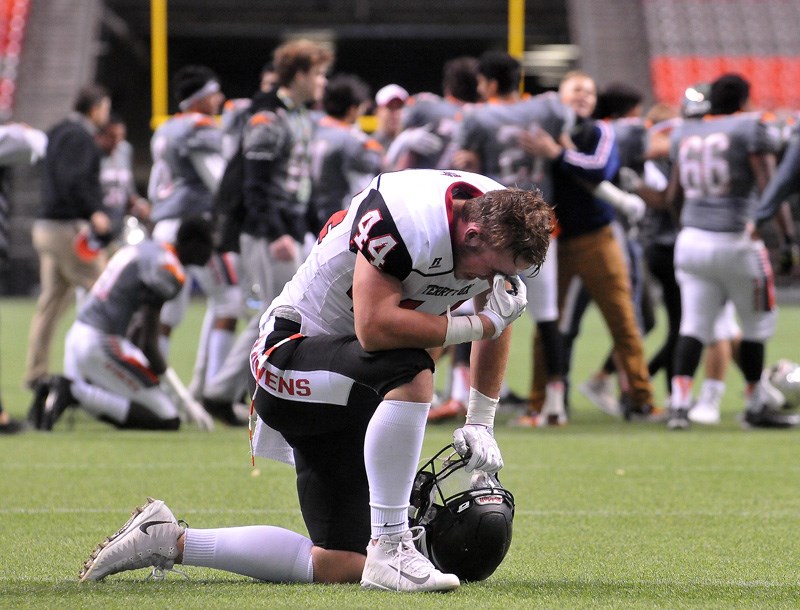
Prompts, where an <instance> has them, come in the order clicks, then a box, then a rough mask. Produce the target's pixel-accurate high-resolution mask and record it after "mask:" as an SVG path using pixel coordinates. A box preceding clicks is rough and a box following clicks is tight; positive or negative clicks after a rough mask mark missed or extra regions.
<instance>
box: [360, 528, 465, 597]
mask: <svg viewBox="0 0 800 610" xmlns="http://www.w3.org/2000/svg"><path fill="white" fill-rule="evenodd" d="M422 531H423V528H422V527H413V528H411V529H409V530H406V531H405V532H402V533H400V534H393V535H391V536H389V535H383V536H381V537H380V538H378V540H377V542H375V543H374V544H373V542H370V543H369V544H368V545H367V561H366V562H365V564H364V572H363V574H362V576H361V586H362V587H363V588H364V589H380V590H383V591H406V592H412V593H413V592H417V591H452V590H453V589H457V588H458V587H459V585H460V584H461V581H460V580H459V579H458V576H456V575H455V574H445V573H443V572H440V571H439V570H437V569H436V568H435V567H434V565H433V564H432V563H431V562H430V560H429V559H428V558H427V557H425V556H424V555H423V554H422V553H420V552H419V551H418V550H417V547H416V546H414V540H416V539H417V538H419V536H420V535H421V534H422Z"/></svg>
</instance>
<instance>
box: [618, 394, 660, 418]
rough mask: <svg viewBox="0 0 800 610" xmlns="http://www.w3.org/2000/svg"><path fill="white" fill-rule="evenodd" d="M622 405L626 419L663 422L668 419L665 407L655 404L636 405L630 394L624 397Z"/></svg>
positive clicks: (621, 401)
mask: <svg viewBox="0 0 800 610" xmlns="http://www.w3.org/2000/svg"><path fill="white" fill-rule="evenodd" d="M620 407H621V408H622V416H623V417H624V418H625V421H639V422H662V421H664V420H666V419H667V412H666V411H665V410H664V409H660V408H658V407H654V406H653V405H634V404H633V403H632V402H631V400H630V398H629V397H628V396H623V397H622V399H621V400H620Z"/></svg>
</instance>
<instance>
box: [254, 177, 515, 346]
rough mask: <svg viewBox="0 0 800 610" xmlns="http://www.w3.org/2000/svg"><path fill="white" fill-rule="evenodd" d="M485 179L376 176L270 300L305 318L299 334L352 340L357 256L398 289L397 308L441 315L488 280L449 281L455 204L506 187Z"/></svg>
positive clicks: (330, 224) (328, 225)
mask: <svg viewBox="0 0 800 610" xmlns="http://www.w3.org/2000/svg"><path fill="white" fill-rule="evenodd" d="M503 188H505V187H503V185H501V184H500V183H498V182H495V181H494V180H492V179H490V178H487V177H485V176H480V175H478V174H472V173H469V172H460V171H443V170H405V171H402V172H394V173H386V174H381V175H379V176H377V177H376V178H375V179H374V180H373V181H372V182H371V183H370V185H369V186H368V187H367V188H366V189H365V190H364V191H362V192H361V193H359V194H358V195H357V196H356V197H354V198H353V201H352V203H351V204H350V207H349V208H348V209H347V210H343V211H341V212H339V213H337V214H334V215H333V216H332V217H331V218H330V219H329V220H328V222H327V223H326V225H325V227H323V229H322V232H321V233H320V237H319V239H318V240H317V243H316V244H315V245H314V248H313V249H312V251H311V253H310V254H309V256H308V258H307V259H306V261H305V262H304V263H303V265H302V266H301V267H300V269H298V271H297V273H296V274H295V276H294V278H293V279H292V280H291V281H290V282H289V283H288V284H286V286H285V287H284V289H283V292H281V294H280V295H279V296H278V297H277V298H276V299H275V300H274V301H273V302H272V304H271V305H270V307H269V308H268V309H267V312H266V313H265V314H264V317H263V318H262V325H263V324H264V323H265V322H266V321H267V319H268V318H269V316H270V314H271V312H272V310H273V309H275V308H276V307H278V306H281V305H289V306H291V307H293V308H294V309H295V310H297V311H298V312H299V313H300V314H301V315H302V318H303V321H302V326H301V332H302V333H303V334H304V335H320V334H354V333H355V328H354V320H353V301H352V288H353V271H354V269H355V264H356V256H358V255H359V253H360V255H362V256H365V257H366V258H367V260H368V261H369V262H370V263H372V264H373V265H375V266H376V267H377V268H379V269H380V270H381V271H383V272H385V273H388V274H390V275H392V276H394V277H396V278H397V279H398V280H400V282H401V283H402V287H403V295H402V301H401V306H403V307H406V308H409V309H417V310H419V311H423V312H425V313H430V314H434V315H442V314H444V313H445V312H446V311H447V308H448V307H455V306H457V305H458V304H460V303H462V302H463V301H466V300H467V299H470V298H472V297H474V296H475V295H477V294H480V293H482V292H484V291H486V290H487V289H489V287H490V286H489V283H488V282H486V281H485V280H459V279H456V278H455V276H454V275H453V262H454V261H453V244H452V241H451V236H450V230H451V225H452V222H453V216H452V207H453V200H454V199H459V198H461V199H469V198H472V197H476V196H479V195H481V194H483V193H485V192H488V191H492V190H499V189H503Z"/></svg>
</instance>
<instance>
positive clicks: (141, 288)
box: [77, 240, 184, 335]
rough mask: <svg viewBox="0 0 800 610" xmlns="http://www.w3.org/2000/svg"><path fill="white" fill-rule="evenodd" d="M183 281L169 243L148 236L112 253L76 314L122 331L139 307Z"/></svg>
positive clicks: (160, 299)
mask: <svg viewBox="0 0 800 610" xmlns="http://www.w3.org/2000/svg"><path fill="white" fill-rule="evenodd" d="M183 283H184V270H183V266H182V265H181V262H180V261H179V260H178V257H177V255H176V254H175V252H174V251H173V250H172V249H171V248H170V247H168V246H164V245H162V244H157V243H155V242H153V241H151V240H145V241H143V242H140V243H139V244H136V245H134V246H125V247H123V248H122V249H121V250H119V251H118V252H117V253H116V254H115V255H114V256H112V257H111V260H110V261H109V262H108V265H106V268H105V270H104V271H103V273H102V274H100V277H99V278H98V279H97V281H96V282H95V283H94V286H92V290H91V291H90V292H89V294H88V296H87V297H86V300H85V301H84V303H83V305H82V306H81V308H80V310H79V311H78V316H77V318H78V320H80V321H81V322H84V323H86V324H88V325H90V326H93V327H94V328H97V329H99V330H101V331H103V332H105V333H108V334H111V335H124V334H125V332H126V331H127V329H128V325H129V324H130V321H131V318H132V317H133V314H134V313H135V312H136V310H137V309H139V307H141V306H142V305H145V304H150V305H154V306H160V305H162V304H163V303H165V302H166V301H169V300H170V299H172V298H174V297H175V296H176V295H177V294H178V293H179V292H180V290H181V288H182V286H183Z"/></svg>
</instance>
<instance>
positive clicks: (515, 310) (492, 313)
mask: <svg viewBox="0 0 800 610" xmlns="http://www.w3.org/2000/svg"><path fill="white" fill-rule="evenodd" d="M507 283H510V284H511V289H510V290H509V289H508V287H507ZM527 305H528V291H527V288H526V287H525V283H524V282H522V281H520V279H519V277H513V278H509V277H506V276H503V275H496V276H495V277H494V283H493V284H492V291H491V293H489V298H488V300H487V301H486V307H485V309H483V311H481V312H480V313H481V314H482V315H484V316H486V317H487V318H489V320H490V321H491V322H492V324H493V325H494V328H495V333H494V335H493V336H492V339H496V338H497V337H499V336H500V333H502V332H503V331H504V330H505V329H506V327H507V326H509V325H510V324H511V323H512V322H513V321H514V320H516V319H517V318H519V317H520V316H521V315H522V313H523V312H524V311H525V308H526V307H527Z"/></svg>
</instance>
